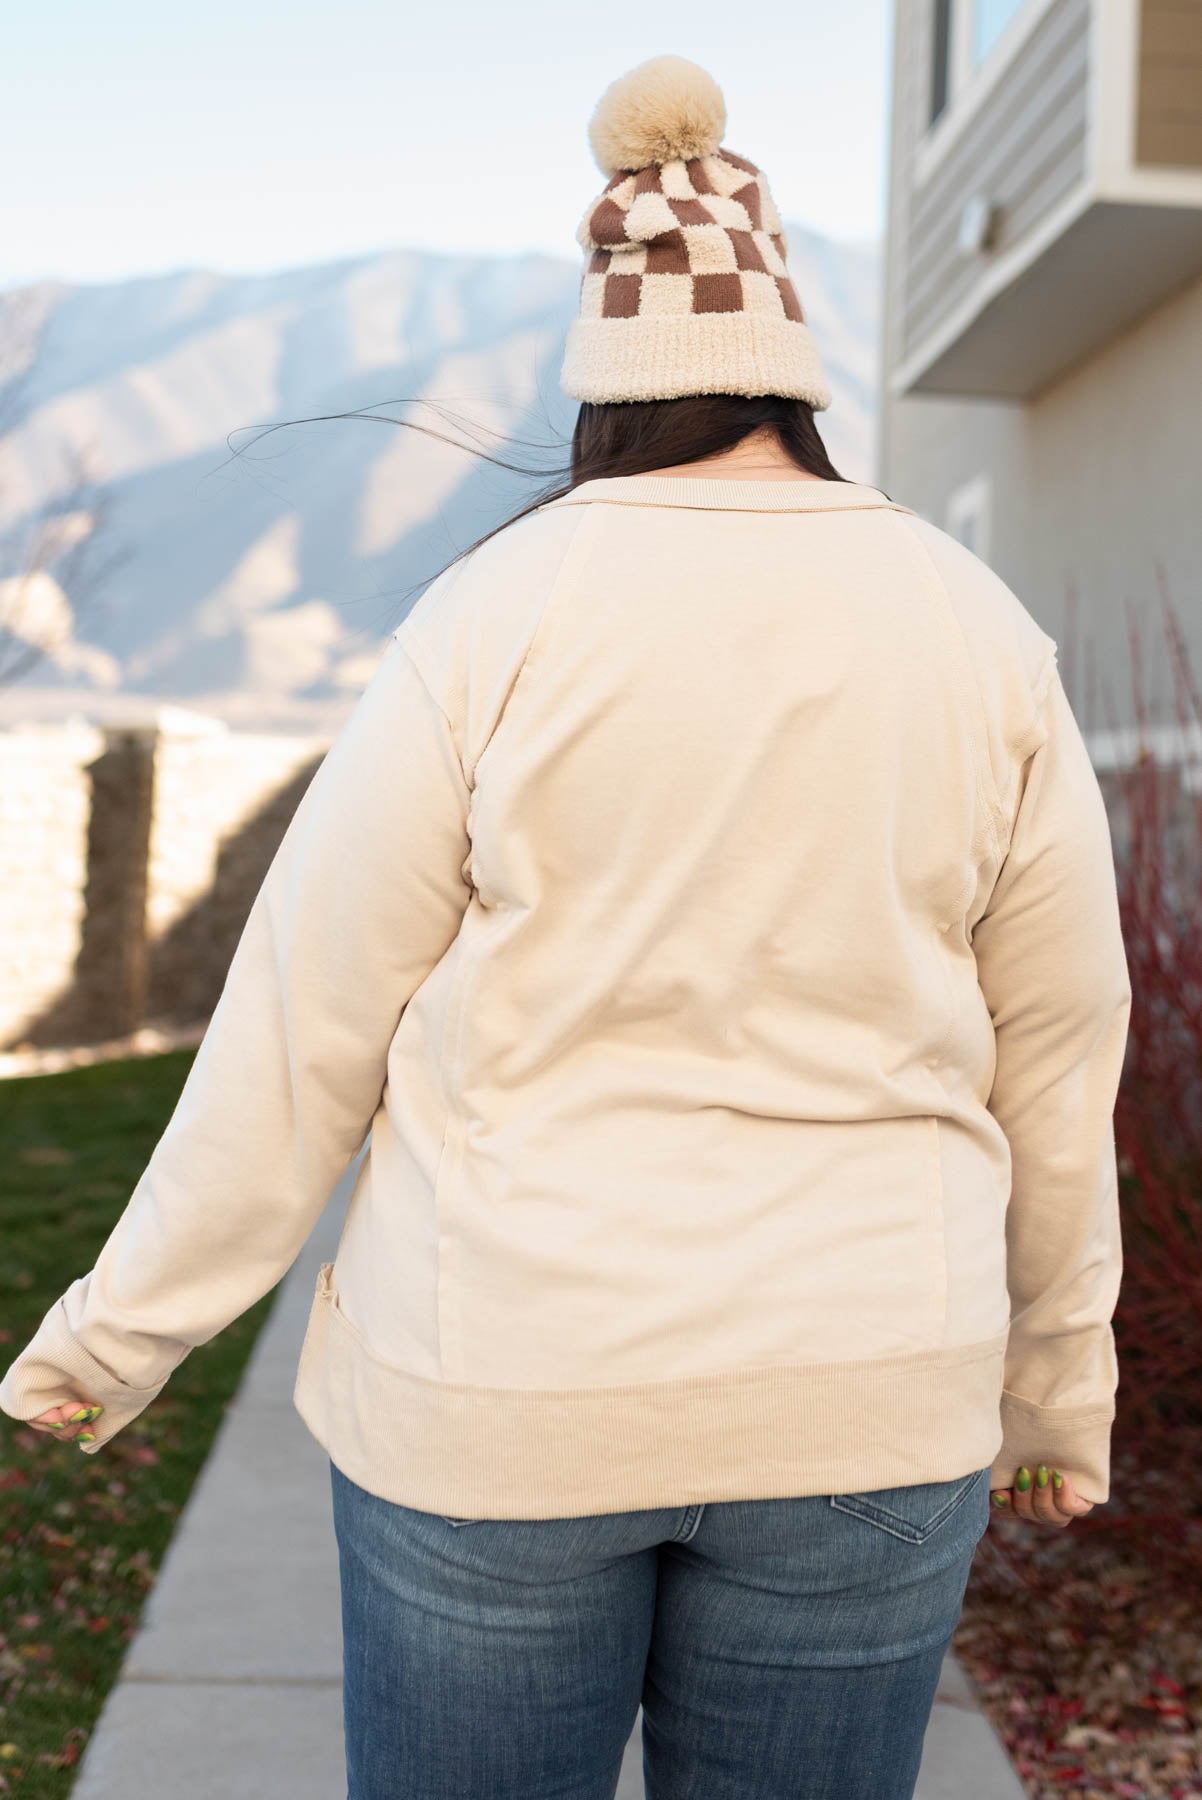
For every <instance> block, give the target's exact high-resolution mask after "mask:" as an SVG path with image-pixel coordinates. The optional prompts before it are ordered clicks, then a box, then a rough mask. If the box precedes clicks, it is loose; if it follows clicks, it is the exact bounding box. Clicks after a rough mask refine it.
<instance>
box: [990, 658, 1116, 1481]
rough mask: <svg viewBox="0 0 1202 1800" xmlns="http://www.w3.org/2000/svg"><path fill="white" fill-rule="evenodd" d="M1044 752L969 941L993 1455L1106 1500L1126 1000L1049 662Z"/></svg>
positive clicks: (1096, 829)
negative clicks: (984, 1087) (1117, 1114)
mask: <svg viewBox="0 0 1202 1800" xmlns="http://www.w3.org/2000/svg"><path fill="white" fill-rule="evenodd" d="M1037 695H1038V698H1039V719H1040V723H1041V727H1042V733H1043V736H1042V741H1041V742H1040V743H1039V744H1038V747H1037V748H1036V749H1035V750H1034V751H1032V752H1031V753H1030V754H1029V756H1028V757H1027V759H1026V761H1025V762H1024V763H1023V765H1022V769H1021V773H1020V778H1019V784H1018V799H1017V813H1016V815H1015V820H1014V827H1013V834H1012V837H1011V841H1010V845H1009V849H1008V852H1007V855H1006V857H1005V861H1004V863H1003V864H1002V867H1001V870H1000V872H999V876H998V880H997V882H996V885H995V887H994V890H993V893H992V895H991V897H990V899H989V902H988V905H987V907H986V910H985V912H984V914H983V915H982V917H981V918H980V920H979V921H978V923H977V926H976V929H975V932H974V934H973V950H974V953H975V955H976V960H977V967H978V979H979V982H980V986H981V989H982V992H983V993H984V995H985V999H986V1002H987V1004H988V1006H989V1011H990V1015H991V1017H992V1020H993V1025H994V1031H995V1035H996V1043H997V1067H996V1073H995V1079H994V1084H993V1090H992V1093H991V1096H990V1100H989V1108H990V1111H991V1112H992V1113H993V1114H994V1116H995V1118H996V1119H997V1120H998V1122H999V1123H1000V1125H1001V1126H1002V1128H1003V1130H1004V1131H1005V1134H1006V1138H1007V1140H1008V1142H1009V1145H1010V1151H1011V1172H1012V1182H1011V1196H1010V1203H1009V1208H1008V1211H1007V1215H1006V1251H1007V1285H1008V1288H1009V1294H1010V1337H1009V1343H1008V1347H1007V1353H1006V1362H1005V1376H1004V1392H1003V1395H1002V1402H1001V1414H1002V1424H1003V1429H1004V1434H1005V1435H1004V1441H1003V1443H1002V1446H1001V1449H1000V1450H999V1452H998V1454H997V1456H996V1458H995V1459H994V1462H993V1466H992V1470H991V1477H990V1481H991V1486H993V1487H1010V1486H1012V1485H1013V1482H1014V1473H1015V1470H1016V1469H1017V1468H1018V1466H1019V1465H1020V1464H1024V1463H1025V1464H1026V1465H1027V1467H1028V1468H1030V1469H1031V1471H1032V1475H1034V1470H1035V1467H1036V1464H1037V1463H1039V1462H1046V1463H1047V1464H1048V1466H1049V1468H1051V1467H1052V1466H1056V1467H1060V1468H1063V1469H1065V1470H1066V1471H1067V1472H1068V1473H1069V1474H1070V1476H1071V1477H1072V1480H1073V1483H1074V1486H1075V1487H1076V1488H1077V1491H1078V1492H1079V1493H1080V1494H1081V1495H1082V1496H1083V1497H1084V1498H1085V1499H1087V1500H1093V1501H1105V1500H1107V1499H1109V1495H1110V1468H1109V1463H1110V1429H1111V1421H1112V1420H1113V1417H1114V1412H1115V1394H1116V1390H1117V1385H1118V1370H1117V1363H1116V1357H1115V1346H1114V1335H1113V1332H1112V1329H1111V1317H1112V1314H1113V1312H1114V1309H1115V1305H1116V1303H1117V1299H1118V1291H1119V1283H1120V1279H1121V1274H1122V1246H1121V1239H1120V1230H1119V1208H1118V1178H1117V1168H1116V1158H1115V1145H1114V1105H1115V1098H1116V1094H1117V1091H1118V1084H1119V1078H1120V1075H1121V1071H1122V1066H1123V1057H1124V1051H1125V1047H1126V1041H1127V1026H1128V1019H1129V1016H1130V1008H1131V986H1130V980H1129V974H1128V967H1127V961H1126V955H1125V950H1124V945H1123V939H1122V933H1121V930H1120V923H1119V906H1118V895H1117V884H1116V879H1115V867H1114V856H1113V847H1112V842H1111V836H1110V827H1109V821H1108V819H1107V815H1106V808H1105V802H1104V800H1103V797H1102V792H1101V788H1100V786H1099V784H1098V780H1097V776H1096V774H1095V773H1094V770H1093V766H1092V764H1091V762H1090V758H1089V752H1088V750H1087V748H1086V745H1085V742H1084V740H1083V738H1082V736H1081V733H1080V730H1079V729H1078V726H1077V723H1076V719H1075V717H1074V715H1073V713H1072V711H1071V709H1070V707H1069V703H1068V698H1067V696H1066V694H1065V692H1064V688H1063V686H1062V684H1061V680H1060V676H1059V673H1058V671H1057V669H1056V666H1055V655H1054V652H1053V654H1052V656H1051V657H1050V658H1049V661H1048V663H1047V664H1046V665H1045V668H1044V670H1043V673H1042V676H1041V677H1040V679H1039V680H1038V682H1037Z"/></svg>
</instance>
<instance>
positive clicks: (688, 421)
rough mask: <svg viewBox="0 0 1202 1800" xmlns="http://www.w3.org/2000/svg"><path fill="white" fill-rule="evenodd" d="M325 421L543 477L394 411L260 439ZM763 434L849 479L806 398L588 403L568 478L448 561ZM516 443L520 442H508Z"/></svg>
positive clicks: (831, 474) (802, 463) (811, 466)
mask: <svg viewBox="0 0 1202 1800" xmlns="http://www.w3.org/2000/svg"><path fill="white" fill-rule="evenodd" d="M384 404H386V405H389V406H392V405H405V404H407V402H404V401H387V402H385V403H384ZM420 404H421V405H423V406H436V407H437V403H436V402H432V401H428V400H423V401H421V402H420ZM437 410H440V411H444V412H445V411H446V409H445V408H441V407H437ZM325 419H371V420H374V421H376V422H377V423H379V424H388V425H406V426H408V427H409V428H410V429H411V430H413V431H423V432H426V433H427V434H428V435H429V436H431V437H437V438H439V439H441V440H442V442H444V443H453V444H454V445H455V447H456V448H457V449H461V450H462V449H470V450H471V451H472V452H473V453H474V454H475V455H478V456H482V457H484V458H485V460H486V461H488V462H490V463H492V464H494V465H495V466H496V467H497V468H501V469H509V470H511V471H513V472H515V473H517V474H521V475H526V476H529V475H531V474H538V473H540V471H539V470H537V469H534V470H532V469H531V468H530V466H529V465H528V464H521V463H516V462H510V461H507V460H506V459H505V458H504V457H502V456H495V455H491V454H490V453H489V452H488V451H487V450H484V449H481V448H480V446H479V445H478V444H464V443H462V442H461V441H460V440H459V439H456V438H450V437H448V436H447V435H446V433H445V432H441V431H433V430H431V428H430V427H429V426H428V425H419V424H417V423H416V422H415V421H414V420H412V419H398V418H395V417H394V416H393V415H392V414H390V413H382V412H379V411H377V410H372V411H367V410H366V409H364V410H360V411H358V412H347V413H323V414H319V415H317V417H316V418H312V419H290V420H287V421H286V422H285V423H284V424H279V425H267V426H263V427H262V428H261V430H260V434H259V435H260V436H261V435H263V434H264V433H267V432H272V431H280V430H283V429H285V426H286V425H311V424H316V423H318V422H319V420H325ZM762 428H766V429H768V430H770V431H773V432H775V434H776V437H777V440H778V442H779V444H780V446H781V448H782V450H783V451H784V452H785V454H786V455H787V456H788V457H790V458H791V460H792V461H793V462H795V463H796V464H797V467H798V468H799V469H801V470H802V471H803V472H804V473H805V474H807V475H817V476H820V477H821V478H822V479H824V480H826V481H846V480H847V477H846V476H845V475H840V473H839V471H838V469H836V468H835V466H834V464H833V463H832V462H831V459H830V457H829V456H828V455H827V451H826V445H825V444H824V443H823V441H822V439H821V437H820V436H819V435H818V427H817V425H816V424H815V423H814V409H813V407H812V406H811V405H810V404H809V402H808V401H806V400H793V399H786V398H785V397H784V396H782V395H779V394H757V395H754V396H752V397H747V396H745V395H742V394H688V395H685V396H683V397H682V398H680V399H676V400H622V401H607V402H605V403H604V404H600V403H594V402H592V401H583V402H582V403H581V405H580V409H579V412H578V414H577V418H576V424H575V427H574V429H573V431H572V443H571V459H570V463H569V466H568V477H567V479H566V480H564V479H562V472H563V464H562V462H561V463H558V464H556V465H555V466H554V468H553V469H552V470H551V471H550V473H552V474H555V475H557V476H558V477H559V479H556V480H555V481H553V483H552V484H551V485H550V486H549V487H548V486H544V487H543V488H541V489H540V490H539V491H538V492H537V493H536V494H535V495H534V497H533V498H532V499H530V500H528V501H527V502H526V504H525V505H524V506H521V507H519V508H518V510H517V511H516V512H511V513H509V514H508V516H507V517H505V518H504V519H502V520H501V522H500V524H498V525H494V526H492V527H491V528H490V529H489V530H488V531H486V532H485V533H484V534H483V536H482V537H478V538H477V539H476V540H475V542H474V543H472V544H469V545H468V546H467V548H466V549H465V550H460V551H458V552H456V555H455V556H454V557H453V558H452V559H451V560H452V561H453V562H458V561H459V560H460V558H462V557H464V556H468V555H470V554H471V553H472V552H473V551H475V550H478V549H479V548H480V546H481V545H482V544H486V543H487V542H488V540H489V539H490V538H492V537H495V536H496V535H497V533H498V532H499V531H504V530H506V529H507V528H508V527H509V526H510V525H515V524H516V523H517V521H518V520H519V519H524V518H525V517H526V515H527V514H528V513H532V512H534V511H535V510H536V509H537V508H538V507H540V506H546V505H547V504H548V502H549V501H551V500H558V499H560V498H561V497H562V496H563V495H564V494H568V493H571V491H572V489H573V488H575V487H579V486H580V484H581V483H582V482H585V481H592V480H596V479H598V478H600V477H603V476H607V475H648V474H653V473H654V472H655V470H656V469H667V468H672V467H674V466H675V465H676V464H678V463H691V462H696V461H697V460H698V459H699V458H701V457H706V456H718V455H720V454H721V452H722V451H724V450H732V449H733V448H734V446H735V445H736V444H737V443H739V442H740V441H741V440H742V439H743V438H745V437H747V436H748V435H749V434H750V433H751V432H753V431H758V430H760V429H762ZM469 429H470V427H469ZM255 441H256V442H257V439H256V440H255ZM517 441H519V440H511V442H517ZM234 454H235V455H238V454H240V452H238V451H235V452H234ZM447 566H448V567H449V564H448V565H447ZM432 579H434V578H433V577H429V576H427V577H425V578H424V579H423V580H422V581H419V582H417V583H415V584H414V585H415V586H417V587H425V586H427V585H428V584H429V582H430V580H432Z"/></svg>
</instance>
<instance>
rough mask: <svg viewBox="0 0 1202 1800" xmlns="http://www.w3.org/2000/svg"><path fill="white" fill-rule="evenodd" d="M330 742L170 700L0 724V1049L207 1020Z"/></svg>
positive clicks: (89, 1040) (94, 1039)
mask: <svg viewBox="0 0 1202 1800" xmlns="http://www.w3.org/2000/svg"><path fill="white" fill-rule="evenodd" d="M327 747H328V740H327V739H324V738H314V737H308V736H305V737H295V736H282V735H276V734H266V733H264V734H252V733H246V732H236V731H231V730H228V729H227V728H226V727H225V726H223V725H221V724H220V723H219V722H217V721H214V720H210V719H207V718H202V717H199V716H198V715H195V714H185V713H183V712H181V711H180V710H179V709H175V708H170V707H165V708H163V709H162V710H161V712H160V714H159V716H158V718H157V719H156V720H155V721H154V722H153V723H147V724H143V725H135V726H129V727H120V726H113V727H107V728H102V727H97V726H93V725H86V724H81V723H72V724H68V725H64V726H60V727H51V728H45V727H36V728H31V729H24V730H19V731H12V732H7V733H0V1050H16V1049H25V1048H44V1047H48V1046H57V1045H68V1044H87V1043H94V1042H99V1041H101V1040H104V1039H108V1038H113V1037H119V1036H122V1035H123V1034H125V1033H128V1032H130V1031H133V1030H136V1029H137V1028H138V1027H139V1026H141V1025H144V1024H154V1025H161V1026H179V1025H188V1024H191V1023H194V1022H196V1021H200V1020H204V1019H206V1018H207V1017H208V1015H209V1014H210V1013H211V1012H212V1010H213V1006H214V1005H215V1003H216V1000H217V996H218V994H219V993H220V991H221V986H222V983H223V981H224V979H225V975H226V971H227V969H228V968H229V962H230V958H231V956H232V955H233V951H234V946H235V945H236V943H237V941H238V937H239V934H240V933H241V930H242V927H243V925H244V924H245V922H246V917H247V914H248V912H249V911H250V907H251V903H252V902H253V900H254V897H255V894H256V893H257V892H258V889H259V887H260V885H261V883H262V880H263V876H264V875H265V874H266V872H267V868H268V865H269V864H270V862H271V859H272V857H273V856H274V854H275V851H276V849H277V847H278V845H279V842H280V839H281V837H282V836H283V834H284V831H285V829H286V827H287V824H288V821H289V819H290V818H291V816H292V813H293V811H294V809H295V807H296V804H297V802H298V801H299V799H300V797H301V795H302V794H303V793H304V791H305V788H306V787H307V786H308V783H309V781H310V780H311V779H312V776H313V773H314V771H315V770H316V768H317V767H318V765H319V763H320V762H321V759H322V756H323V755H324V754H325V751H326V748H327Z"/></svg>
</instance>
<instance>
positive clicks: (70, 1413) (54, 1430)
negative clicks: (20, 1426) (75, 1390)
mask: <svg viewBox="0 0 1202 1800" xmlns="http://www.w3.org/2000/svg"><path fill="white" fill-rule="evenodd" d="M103 1411H104V1408H103V1406H94V1405H92V1404H91V1403H90V1402H88V1401H80V1400H64V1402H63V1404H62V1405H61V1406H50V1407H47V1409H46V1411H45V1412H43V1413H39V1414H38V1416H37V1418H36V1419H26V1421H25V1423H26V1424H27V1425H32V1426H33V1428H34V1430H35V1431H48V1432H49V1433H50V1435H51V1437H56V1438H78V1439H79V1441H80V1442H81V1443H84V1444H90V1443H94V1442H95V1439H96V1433H95V1432H94V1431H91V1430H89V1426H90V1425H91V1424H92V1422H93V1420H95V1419H98V1418H99V1417H100V1415H101V1413H102V1412H103Z"/></svg>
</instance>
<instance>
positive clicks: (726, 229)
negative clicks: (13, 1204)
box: [560, 56, 831, 412]
mask: <svg viewBox="0 0 1202 1800" xmlns="http://www.w3.org/2000/svg"><path fill="white" fill-rule="evenodd" d="M725 129H726V103H725V101H724V99H723V97H722V91H721V89H720V88H719V87H718V84H717V82H716V81H715V80H714V79H713V77H712V76H711V75H709V74H708V73H707V72H706V70H704V69H702V68H699V67H698V65H697V64H696V63H694V62H689V61H688V60H687V59H686V58H685V57H683V56H656V57H652V58H651V60H650V61H649V62H645V63H640V64H639V66H638V67H637V68H635V69H631V70H630V72H629V73H628V74H626V75H623V76H620V77H619V78H618V80H616V81H614V82H611V83H610V85H609V87H608V88H606V90H605V92H604V94H602V96H601V99H600V100H599V101H598V103H597V107H596V110H595V111H594V113H593V116H592V119H591V121H590V123H589V128H588V135H589V143H590V146H591V148H592V152H593V155H594V157H595V158H596V161H597V165H598V167H599V168H600V170H601V172H602V174H604V175H607V176H608V177H609V179H608V181H607V182H606V185H605V188H604V190H603V191H602V193H601V194H600V195H599V196H598V197H597V199H596V200H594V201H593V202H592V204H591V205H590V206H589V208H588V211H587V212H586V213H585V215H584V217H583V219H582V220H581V222H580V225H579V227H578V229H577V232H576V241H577V243H578V244H579V245H580V247H581V248H582V249H583V250H584V252H585V266H584V271H583V273H582V275H581V279H580V310H579V315H578V316H577V317H576V318H575V319H573V320H572V323H571V325H570V327H569V329H568V339H567V350H566V354H565V356H564V362H563V369H562V372H561V375H560V385H561V386H562V388H563V390H564V392H565V393H566V394H567V395H568V396H569V398H570V399H573V400H595V401H607V400H667V399H674V398H676V397H678V396H680V395H683V394H747V395H753V394H781V395H785V396H790V397H793V398H796V399H800V400H808V401H809V402H810V405H811V406H812V407H813V408H814V409H815V411H818V412H821V411H824V410H825V409H826V408H827V407H828V406H829V405H830V403H831V396H830V390H829V388H828V387H827V385H826V380H825V376H824V373H823V367H822V361H821V358H820V356H819V353H818V346H817V343H816V342H815V340H814V337H813V335H812V333H811V331H810V328H809V326H808V324H807V323H806V318H805V313H804V312H803V310H802V306H801V301H800V299H799V298H798V295H797V290H796V288H795V287H794V286H793V283H792V281H791V280H790V278H789V271H788V268H787V267H786V262H785V255H786V252H785V239H784V232H783V227H782V225H781V221H780V215H779V214H778V213H777V210H776V207H775V205H774V204H773V201H772V196H771V194H770V193H769V191H768V183H767V181H766V180H765V178H764V174H763V171H762V170H761V169H759V168H757V167H756V165H755V164H754V163H753V162H749V161H748V160H747V158H746V157H745V156H736V154H735V152H734V151H733V150H728V149H726V148H725V146H724V145H723V144H722V134H723V132H724V131H725Z"/></svg>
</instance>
